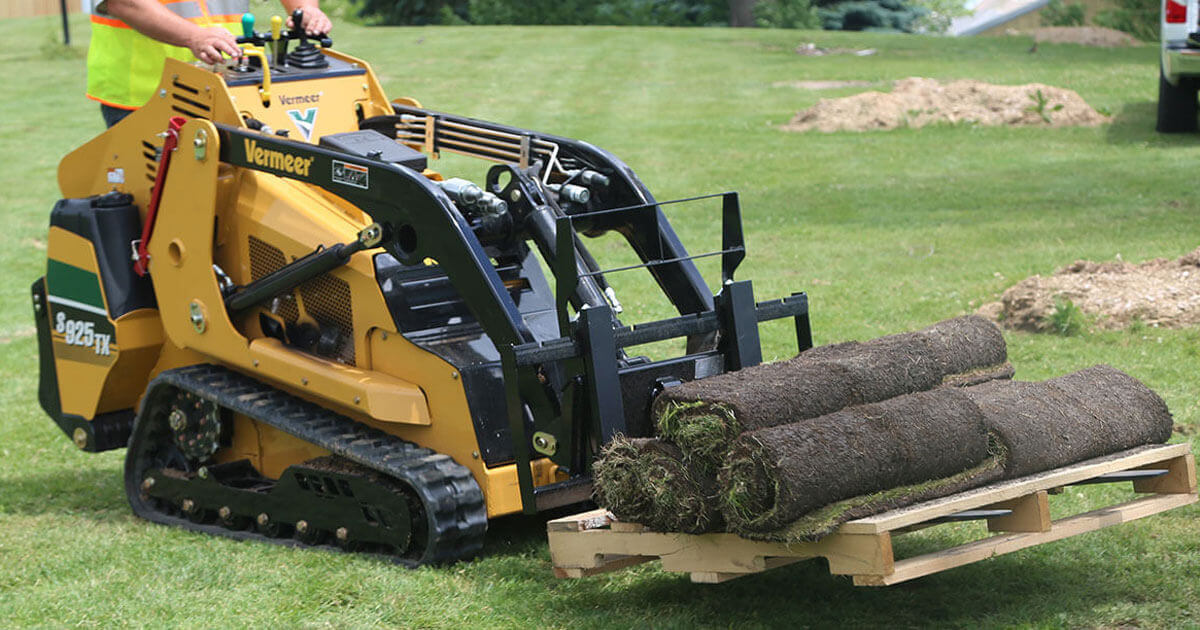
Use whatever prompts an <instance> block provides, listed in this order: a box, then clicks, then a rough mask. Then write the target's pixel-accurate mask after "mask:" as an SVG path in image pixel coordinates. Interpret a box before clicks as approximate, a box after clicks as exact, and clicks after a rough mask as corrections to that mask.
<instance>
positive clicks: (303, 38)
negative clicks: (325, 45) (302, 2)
mask: <svg viewBox="0 0 1200 630" xmlns="http://www.w3.org/2000/svg"><path fill="white" fill-rule="evenodd" d="M292 33H293V34H294V35H299V36H300V45H301V46H304V45H307V44H308V37H307V35H306V34H305V32H304V10H303V9H296V10H295V11H292Z"/></svg>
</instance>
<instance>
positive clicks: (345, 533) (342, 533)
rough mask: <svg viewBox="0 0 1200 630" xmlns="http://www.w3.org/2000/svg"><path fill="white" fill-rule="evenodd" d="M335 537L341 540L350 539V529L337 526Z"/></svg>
mask: <svg viewBox="0 0 1200 630" xmlns="http://www.w3.org/2000/svg"><path fill="white" fill-rule="evenodd" d="M337 539H338V540H340V541H342V542H346V541H347V540H350V530H348V529H346V528H345V527H339V528H337Z"/></svg>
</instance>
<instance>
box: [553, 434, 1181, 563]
mask: <svg viewBox="0 0 1200 630" xmlns="http://www.w3.org/2000/svg"><path fill="white" fill-rule="evenodd" d="M1134 470H1165V471H1166V473H1165V474H1161V475H1159V476H1156V477H1150V478H1141V479H1137V480H1134V481H1132V483H1133V489H1134V490H1135V491H1136V492H1140V493H1145V494H1146V495H1147V496H1144V497H1139V498H1137V499H1133V500H1131V501H1127V502H1125V503H1120V504H1118V505H1112V506H1109V507H1105V508H1102V509H1099V510H1094V511H1091V512H1086V513H1083V514H1076V515H1074V516H1069V517H1066V518H1060V519H1058V520H1051V518H1050V508H1049V502H1050V497H1051V496H1052V495H1055V494H1058V493H1059V492H1061V490H1062V488H1063V487H1064V486H1068V485H1074V484H1080V483H1088V482H1089V480H1090V481H1091V482H1093V483H1095V482H1098V481H1102V480H1103V477H1104V476H1105V475H1109V476H1111V475H1114V474H1118V475H1120V474H1124V476H1125V477H1128V476H1133V475H1137V474H1139V473H1133V475H1130V474H1127V473H1128V471H1134ZM1142 474H1152V473H1142ZM1196 501H1197V492H1196V461H1195V458H1194V456H1193V455H1192V454H1191V452H1190V451H1189V448H1188V445H1186V444H1169V445H1159V446H1145V447H1140V448H1136V449H1132V450H1129V451H1124V452H1122V453H1117V454H1115V455H1110V456H1107V457H1101V458H1097V459H1092V460H1088V461H1086V462H1081V463H1079V464H1074V465H1071V466H1067V467H1064V468H1058V469H1055V470H1052V471H1048V472H1045V473H1040V474H1037V475H1030V476H1028V477H1023V478H1020V479H1014V480H1011V481H1005V482H1001V483H997V484H993V485H990V486H985V487H982V488H977V489H974V490H969V491H967V492H962V493H959V494H955V495H951V496H948V497H944V498H941V499H935V500H933V501H927V502H924V503H919V504H917V505H913V506H909V507H907V508H901V509H898V510H892V511H889V512H884V513H881V514H876V515H875V516H870V517H867V518H861V519H858V520H854V521H849V522H847V523H844V524H842V525H841V527H839V528H838V529H837V531H835V532H834V533H833V534H830V535H828V536H826V537H824V538H822V539H820V540H818V541H816V542H805V543H790V544H788V543H772V542H761V541H754V540H747V539H745V538H742V537H740V536H737V535H735V534H727V533H717V534H700V535H693V534H679V533H659V532H651V531H648V530H646V528H644V527H643V526H641V525H638V524H636V523H622V522H618V521H616V520H614V519H613V517H612V515H611V514H609V513H608V512H607V511H605V510H593V511H591V512H584V513H582V514H575V515H573V516H568V517H565V518H560V519H556V520H553V521H550V522H549V523H547V527H546V529H547V531H548V534H549V538H550V555H551V558H552V559H553V562H554V572H555V575H557V576H558V577H560V578H580V577H586V576H590V575H595V574H597V573H605V572H608V571H615V570H618V569H622V568H625V567H629V566H633V565H636V564H641V563H643V562H648V561H650V560H661V561H662V568H663V569H664V570H666V571H675V572H681V573H689V574H691V578H692V581H693V582H704V583H717V582H724V581H726V580H730V579H733V578H737V577H741V576H744V575H749V574H752V573H760V572H762V571H765V570H767V569H771V568H775V567H779V566H783V565H786V564H791V563H793V562H797V561H800V560H805V559H809V558H817V557H823V558H826V559H827V560H828V561H829V571H830V573H833V574H835V575H851V576H853V577H854V584H855V585H859V586H887V585H891V584H898V583H900V582H905V581H908V580H911V579H913V578H918V577H921V576H924V575H930V574H933V573H938V572H940V571H945V570H946V569H951V568H954V567H958V566H962V565H965V564H970V563H972V562H978V561H980V560H984V559H987V558H990V557H992V556H998V555H1001V554H1005V553H1011V552H1013V551H1017V550H1019V549H1024V548H1026V547H1032V546H1034V545H1040V544H1042V543H1047V542H1051V541H1055V540H1061V539H1063V538H1067V537H1070V536H1075V535H1078V534H1083V533H1086V532H1090V531H1095V530H1098V529H1101V528H1104V527H1109V526H1112V525H1117V524H1119V523H1124V522H1127V521H1132V520H1134V519H1139V518H1142V517H1145V516H1150V515H1151V514H1157V513H1159V512H1164V511H1166V510H1171V509H1174V508H1177V507H1181V506H1184V505H1188V504H1191V503H1195V502H1196ZM981 509H988V510H995V509H999V510H1007V511H1010V512H1009V513H1007V514H1006V515H1003V516H994V517H992V518H988V519H987V526H988V531H989V532H994V533H996V535H993V536H990V537H987V538H983V539H982V540H976V541H974V542H969V543H966V544H962V545H958V546H955V547H950V548H947V549H942V550H940V551H935V552H932V553H925V554H922V555H918V556H915V557H911V558H903V559H897V558H896V557H895V556H894V554H893V553H892V537H893V536H894V535H899V534H903V533H905V532H909V531H913V530H915V529H922V528H924V527H933V526H936V525H937V524H939V523H940V522H941V519H944V518H946V517H949V516H951V515H956V514H961V513H963V512H964V511H969V510H981Z"/></svg>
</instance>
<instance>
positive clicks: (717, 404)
mask: <svg viewBox="0 0 1200 630" xmlns="http://www.w3.org/2000/svg"><path fill="white" fill-rule="evenodd" d="M1012 374H1013V371H1012V366H1011V365H1009V364H1008V363H1007V348H1006V347H1005V344H1004V337H1003V336H1002V335H1001V333H1000V329H999V328H997V327H996V325H995V324H993V323H991V322H990V321H988V320H986V319H984V318H982V317H978V316H974V315H973V316H968V317H959V318H956V319H950V320H946V321H943V322H939V323H937V324H934V325H933V326H930V327H929V328H926V329H924V330H920V331H917V332H911V333H902V334H898V335H889V336H887V337H880V338H878V339H873V340H871V341H866V342H861V343H859V342H848V343H839V344H834V345H830V346H821V347H817V348H813V349H811V350H808V351H806V352H803V353H801V354H799V355H798V356H796V357H795V358H793V359H790V360H788V361H783V362H779V363H770V364H762V365H757V366H754V367H750V368H746V369H744V370H739V371H737V372H731V373H728V374H721V375H717V376H713V377H710V378H706V379H702V380H698V381H693V382H690V383H684V384H683V385H680V386H678V387H672V388H670V389H667V390H666V391H664V392H663V393H662V394H661V395H659V397H658V398H657V399H656V400H655V402H654V409H653V413H654V416H655V422H656V424H657V426H658V431H659V435H660V436H662V437H663V438H666V439H668V440H670V441H672V442H674V443H675V444H677V445H679V447H680V448H681V449H683V451H684V453H686V454H687V455H688V457H689V458H692V459H698V460H701V461H706V462H707V463H708V465H710V466H714V467H715V466H718V465H719V464H720V462H721V460H722V459H724V457H725V455H726V454H727V453H728V452H729V449H730V448H731V447H732V445H733V441H734V440H736V439H737V437H738V435H740V434H741V433H743V432H744V431H755V430H759V429H765V428H768V427H773V426H778V425H781V424H787V423H790V422H796V421H799V420H806V419H810V418H816V417H819V416H823V415H826V414H830V413H833V412H835V411H839V410H841V409H845V408H846V407H850V406H852V405H861V404H866V403H874V402H880V401H883V400H887V399H889V398H894V397H896V396H901V395H904V394H911V393H914V392H920V391H927V390H930V389H933V388H935V387H938V386H940V385H943V384H955V385H971V384H974V383H979V382H984V381H988V380H991V379H994V378H1011V377H1012Z"/></svg>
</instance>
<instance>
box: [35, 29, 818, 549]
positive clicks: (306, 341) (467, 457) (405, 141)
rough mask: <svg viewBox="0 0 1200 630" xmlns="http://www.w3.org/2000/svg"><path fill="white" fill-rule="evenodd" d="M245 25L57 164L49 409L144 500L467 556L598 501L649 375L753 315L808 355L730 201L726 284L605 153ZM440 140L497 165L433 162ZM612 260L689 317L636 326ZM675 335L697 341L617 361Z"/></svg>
mask: <svg viewBox="0 0 1200 630" xmlns="http://www.w3.org/2000/svg"><path fill="white" fill-rule="evenodd" d="M296 18H297V19H296V23H297V24H299V23H300V19H299V16H296ZM243 27H244V35H243V37H241V38H239V43H241V44H243V45H244V46H245V50H246V55H245V56H244V57H243V58H242V59H239V60H234V61H231V62H229V63H227V64H222V65H221V66H219V67H202V66H199V65H189V64H185V63H181V62H177V61H174V60H168V61H167V64H166V67H165V70H164V73H163V76H162V81H161V83H160V85H159V89H158V90H157V92H156V93H155V95H154V97H153V98H152V100H151V101H150V102H149V103H148V104H147V105H146V106H145V107H143V108H141V109H140V110H138V111H136V112H134V113H133V114H131V115H130V116H128V117H127V118H126V119H125V120H124V121H123V122H121V123H119V124H117V125H116V126H114V127H113V128H111V129H109V130H107V131H106V132H104V133H102V134H101V135H99V136H98V137H96V138H95V139H93V140H91V141H90V142H88V143H87V144H85V145H84V146H82V147H80V148H79V149H77V150H75V151H74V152H72V153H71V154H69V155H68V156H66V158H64V159H63V161H62V163H61V165H60V167H59V184H60V187H61V191H62V195H63V199H62V200H60V201H59V202H57V204H56V205H55V206H54V209H53V211H52V212H51V215H50V229H49V236H48V261H47V267H46V275H45V276H44V277H43V278H40V279H38V280H37V282H35V283H34V284H33V288H32V300H33V310H34V315H35V318H36V320H37V334H38V349H39V354H40V383H39V398H40V402H41V405H42V407H43V408H44V409H45V411H46V413H47V414H48V415H49V416H50V417H51V418H52V419H53V420H54V421H55V422H56V423H57V424H58V426H59V427H60V428H61V429H62V430H63V431H64V432H65V433H66V434H67V436H69V437H70V438H71V439H72V440H73V441H74V443H75V444H76V445H77V446H78V447H79V448H80V449H82V450H85V451H89V452H100V451H106V450H111V449H117V448H127V454H126V463H125V489H126V492H127V494H128V497H129V502H130V504H131V506H132V508H133V511H134V512H135V513H136V514H138V515H139V516H141V517H143V518H145V519H147V520H150V521H154V522H157V523H163V524H168V525H174V526H179V527H183V528H186V529H190V530H195V531H201V532H207V533H212V534H219V535H224V536H230V537H234V538H239V539H255V540H266V541H272V542H277V543H285V544H292V545H312V546H322V547H330V548H341V549H346V550H355V551H366V552H372V553H380V554H385V555H387V556H390V557H393V558H395V559H397V560H398V561H400V562H402V563H404V564H407V565H414V566H415V565H420V564H428V563H439V562H450V561H454V560H457V559H461V558H467V557H470V556H472V555H473V554H475V553H476V552H478V551H479V550H480V548H481V546H482V544H483V539H484V533H485V531H486V529H487V523H488V519H489V518H494V517H498V516H502V515H505V514H512V513H518V512H526V513H535V512H538V511H542V510H547V509H551V508H555V507H559V506H564V505H570V504H575V503H580V502H584V501H587V500H588V499H589V497H590V492H591V483H590V467H591V463H592V460H593V458H594V457H595V455H596V453H597V452H598V450H599V448H600V447H601V446H602V445H603V444H605V443H606V442H607V441H608V440H610V439H611V438H612V437H613V436H614V435H617V434H626V435H631V436H647V435H650V434H651V433H652V432H653V429H652V427H651V426H650V420H649V408H650V404H651V402H652V400H653V398H654V396H655V395H656V394H657V393H658V392H660V391H662V389H663V388H666V387H670V386H672V385H673V384H678V383H681V382H684V381H690V380H693V379H700V378H705V377H707V376H711V375H714V374H719V373H722V372H726V371H730V370H738V369H741V368H743V367H746V366H750V365H753V364H756V363H758V362H760V360H761V350H760V346H759V338H758V323H759V322H760V321H765V320H770V319H780V318H793V319H794V321H795V325H796V334H797V342H798V346H799V348H800V349H804V348H807V347H810V346H811V345H812V344H811V336H810V333H809V323H808V315H807V312H808V311H807V300H806V297H805V296H804V294H802V293H797V294H794V295H792V296H789V297H786V298H783V299H779V300H773V301H767V302H761V303H756V302H755V300H754V297H753V293H752V290H751V285H750V283H749V282H748V281H735V280H734V278H733V276H734V272H735V270H736V268H737V267H738V264H739V263H740V262H741V261H742V259H743V257H744V255H745V254H744V247H743V241H742V232H741V218H740V214H739V206H738V199H737V196H736V194H733V193H726V194H722V195H714V196H712V197H709V199H711V200H712V201H711V205H713V206H718V205H719V207H720V212H721V219H720V225H721V238H722V244H721V248H720V250H719V251H714V252H711V253H708V254H704V255H712V256H719V260H720V268H721V285H720V291H719V292H718V293H717V294H716V295H713V294H712V291H711V290H710V289H709V288H708V285H707V284H706V283H705V281H704V279H703V278H702V277H701V274H700V273H699V271H698V267H697V266H696V264H695V262H694V259H695V258H697V257H698V256H693V255H690V254H689V253H688V252H687V251H686V250H685V249H684V247H683V245H682V244H681V243H680V240H679V238H678V237H677V235H676V233H675V232H674V231H673V229H672V228H671V226H670V224H669V223H668V222H667V220H666V215H665V214H664V212H663V207H664V206H665V205H667V204H676V203H680V202H677V201H672V202H660V201H656V200H655V199H654V197H653V196H651V194H650V192H649V191H648V190H647V189H646V187H645V186H644V185H643V184H642V182H641V181H639V179H638V178H637V176H636V175H635V174H634V173H633V171H632V170H630V169H629V167H627V166H626V165H625V164H624V163H622V162H621V161H620V160H618V159H617V158H616V157H614V156H613V155H611V154H609V153H607V152H605V151H603V150H601V149H598V148H596V147H594V146H591V145H589V144H587V143H584V142H580V141H578V140H572V139H568V138H563V137H557V136H553V135H548V134H543V133H539V132H534V131H528V130H525V129H518V128H514V127H510V126H505V125H500V124H495V123H490V122H482V121H479V120H474V119H470V118H466V117H462V116H457V115H453V114H447V113H442V112H437V111H432V110H428V109H424V108H422V107H421V106H420V105H419V104H418V103H417V102H416V101H413V100H411V99H399V100H396V101H391V102H390V101H389V100H388V99H387V98H386V97H385V96H384V93H383V90H382V89H381V87H380V85H379V82H378V80H377V79H376V77H375V75H374V73H373V72H372V71H371V69H370V67H369V66H368V65H367V64H366V63H364V62H362V61H360V60H357V59H354V58H351V57H349V56H347V55H344V54H341V53H339V52H336V51H334V50H331V42H330V41H328V40H324V41H321V42H312V41H309V40H307V39H305V37H304V35H303V33H298V32H297V33H292V32H288V31H286V30H283V29H282V28H281V27H280V22H279V21H278V18H276V19H275V20H273V25H272V28H271V29H270V31H268V32H256V31H255V30H254V24H253V19H252V17H250V16H247V19H246V20H244V22H243ZM447 152H448V153H454V154H459V155H463V156H467V157H469V158H475V159H478V160H482V161H484V162H486V163H488V164H487V165H486V166H488V167H489V168H488V169H487V170H486V180H485V181H482V182H470V181H467V180H465V179H460V178H450V177H444V176H443V175H442V174H440V173H438V172H435V171H433V170H430V168H429V167H428V164H427V163H428V161H429V160H430V159H433V158H437V157H438V156H439V155H440V154H442V153H447ZM681 201H685V202H686V201H693V200H681ZM714 225H715V220H714ZM609 232H616V233H617V234H619V235H620V236H622V237H624V239H625V240H626V241H627V242H628V244H629V246H630V247H631V248H632V250H633V252H635V253H636V256H637V259H638V260H640V263H637V264H634V265H629V266H625V267H623V268H619V269H601V268H600V265H599V263H598V262H597V260H596V258H595V257H593V256H592V255H591V254H590V253H589V251H588V249H587V248H586V247H585V246H584V244H583V239H582V238H581V235H583V236H589V237H594V236H599V235H602V234H605V233H609ZM626 268H644V269H646V270H647V271H648V272H649V273H650V274H651V275H652V276H653V279H654V281H655V282H656V284H657V286H658V287H659V288H661V290H662V292H663V293H664V294H665V297H666V298H667V299H668V300H669V301H670V303H671V304H672V305H673V307H674V309H675V310H676V311H677V312H678V316H675V317H672V318H668V319H663V320H659V321H651V322H647V323H639V324H637V325H633V326H631V325H627V324H624V323H622V322H621V321H620V319H619V315H620V312H621V307H620V304H619V302H618V301H617V294H616V292H615V291H614V289H613V287H612V286H610V285H609V283H608V277H609V276H611V275H612V274H613V273H614V272H616V271H622V270H624V269H626ZM547 272H548V273H547ZM548 278H551V279H552V280H548ZM668 339H686V351H685V352H684V353H683V356H679V357H675V358H669V359H665V360H650V359H648V358H646V357H643V356H633V355H632V354H631V353H629V352H627V351H626V349H627V348H632V347H634V346H639V345H642V344H647V343H651V342H656V341H661V340H668ZM680 345H681V346H682V345H683V342H680Z"/></svg>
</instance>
